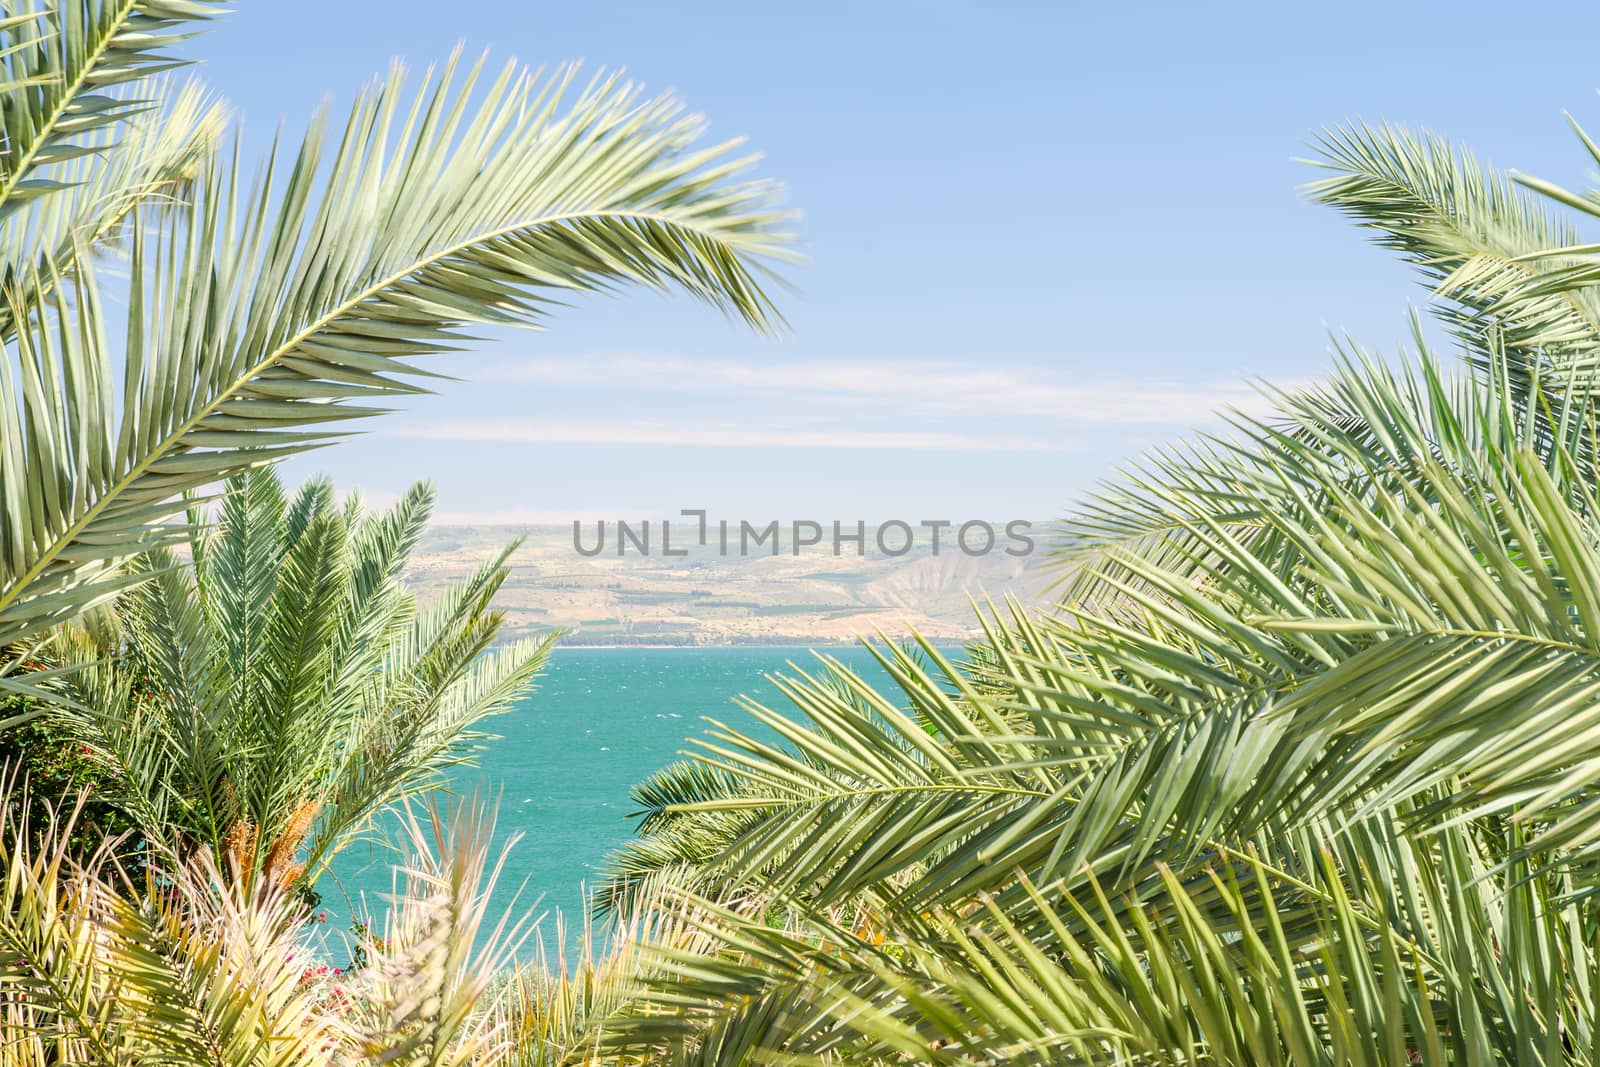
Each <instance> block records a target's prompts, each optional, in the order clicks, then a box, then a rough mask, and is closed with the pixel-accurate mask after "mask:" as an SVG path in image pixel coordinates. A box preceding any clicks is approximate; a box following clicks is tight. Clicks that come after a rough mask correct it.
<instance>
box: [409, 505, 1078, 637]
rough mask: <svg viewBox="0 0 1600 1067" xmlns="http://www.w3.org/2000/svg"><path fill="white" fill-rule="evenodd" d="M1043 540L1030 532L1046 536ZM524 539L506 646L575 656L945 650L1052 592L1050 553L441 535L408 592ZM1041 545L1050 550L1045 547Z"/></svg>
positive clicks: (532, 533)
mask: <svg viewBox="0 0 1600 1067" xmlns="http://www.w3.org/2000/svg"><path fill="white" fill-rule="evenodd" d="M1040 528H1042V527H1036V529H1040ZM517 537H524V538H525V539H526V540H525V542H524V544H523V545H522V547H521V548H519V549H518V550H517V552H516V554H515V555H514V556H513V557H512V563H513V570H512V573H511V578H510V579H509V580H508V581H507V583H506V585H505V587H504V588H503V589H502V590H501V592H500V595H499V597H497V600H496V602H497V603H498V604H499V605H500V606H501V607H502V608H504V609H505V611H506V614H507V623H508V624H507V628H506V630H507V634H508V636H515V635H518V634H522V633H526V632H529V631H532V630H540V629H545V628H549V627H561V628H563V629H565V630H567V631H568V636H567V640H566V643H567V644H602V645H609V644H639V645H648V644H687V645H718V644H757V643H762V644H795V643H802V644H827V643H835V642H846V641H851V640H854V639H855V638H856V637H857V636H858V635H868V634H872V633H873V632H875V631H879V630H881V631H883V632H884V633H885V634H888V635H890V636H893V637H898V636H902V635H904V634H906V633H907V632H908V631H909V630H910V629H912V628H914V629H916V630H918V631H919V632H921V633H922V634H924V635H926V636H928V637H930V638H936V639H940V640H962V639H965V638H967V637H970V636H973V635H974V634H975V633H976V625H975V617H974V613H973V610H972V600H973V599H975V598H976V599H982V598H983V597H985V596H988V597H990V598H992V599H994V600H995V601H997V602H998V601H1000V600H1002V598H1004V597H1006V596H1013V597H1016V598H1018V599H1021V600H1024V601H1032V600H1035V599H1037V598H1038V597H1039V595H1040V594H1041V593H1042V592H1043V590H1044V588H1045V586H1046V584H1047V580H1046V576H1045V573H1044V572H1045V570H1046V568H1045V567H1044V566H1042V563H1043V557H1042V547H1041V550H1040V551H1037V552H1036V553H1035V554H1034V555H1033V556H1031V557H1023V558H1019V557H1016V556H1010V555H1007V554H1005V552H1004V551H1001V550H1000V549H998V548H997V549H996V550H995V551H993V552H991V553H989V554H986V555H982V556H969V555H966V554H964V553H962V552H961V551H959V550H958V549H955V548H954V547H953V546H945V548H944V549H943V550H942V551H941V552H940V553H939V554H938V555H937V556H935V555H933V554H932V552H931V550H930V548H929V547H928V546H927V545H918V546H917V547H915V548H913V549H912V550H911V551H910V552H908V553H906V554H905V555H903V556H898V557H893V556H886V555H884V554H883V553H881V552H879V551H877V549H876V547H875V546H874V545H873V543H872V538H871V536H870V535H869V537H868V547H867V550H866V553H865V554H864V555H858V554H856V553H855V552H854V550H853V549H850V548H847V549H846V550H845V551H844V552H843V553H841V554H840V555H838V556H835V555H834V554H833V552H832V548H831V546H830V545H828V544H822V545H817V546H812V547H808V548H804V549H802V551H801V553H800V554H799V555H795V554H794V553H793V551H792V549H791V548H790V546H788V545H787V544H784V545H782V546H781V551H780V553H779V554H777V555H772V554H770V552H769V551H768V550H765V549H763V550H758V551H757V552H753V553H752V554H750V555H748V556H743V557H741V556H740V555H739V554H738V551H737V549H734V550H733V551H732V552H731V553H730V554H729V555H726V556H724V555H722V554H720V553H719V552H718V551H716V550H715V546H714V545H713V546H712V547H710V548H700V547H699V546H691V547H690V549H689V554H688V555H687V556H681V557H680V556H673V557H666V556H663V555H661V554H660V551H659V546H656V552H655V553H654V554H651V555H648V556H646V555H641V554H639V553H638V552H636V551H634V550H632V549H631V548H630V550H629V551H628V552H627V553H626V554H625V555H623V556H621V557H619V556H618V555H617V553H616V551H615V548H614V546H608V547H607V550H606V551H605V552H602V553H600V554H598V555H594V556H589V557H586V556H584V555H581V554H580V553H579V552H578V551H576V550H575V548H574V546H573V536H572V529H571V527H554V526H535V527H509V526H439V527H434V528H432V529H431V530H430V531H429V532H428V534H427V536H426V537H425V538H424V539H423V542H422V544H421V546H420V547H419V548H418V550H417V552H416V553H415V554H414V555H413V557H412V568H411V570H410V572H409V574H408V579H409V581H410V582H411V583H412V585H413V586H414V587H415V588H416V589H417V590H418V592H419V593H420V594H421V595H422V596H423V597H425V598H426V597H427V596H429V595H430V594H431V593H432V592H433V591H434V590H435V589H437V587H438V586H439V585H441V584H442V583H444V582H446V581H449V580H450V579H452V578H455V577H459V576H461V575H463V574H466V573H467V572H468V571H470V570H471V569H472V568H475V567H477V566H478V565H479V564H480V563H482V562H483V561H484V560H485V559H487V558H488V557H489V556H490V555H491V554H492V553H494V552H495V551H496V550H497V549H498V548H500V547H501V546H503V545H505V544H506V543H508V542H510V541H511V540H513V539H515V538H517ZM1041 545H1042V542H1041Z"/></svg>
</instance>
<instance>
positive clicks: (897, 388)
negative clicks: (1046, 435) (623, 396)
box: [481, 355, 1301, 425]
mask: <svg viewBox="0 0 1600 1067" xmlns="http://www.w3.org/2000/svg"><path fill="white" fill-rule="evenodd" d="M481 377H482V378H483V380H487V381H492V382H501V383H513V382H533V383H540V384H546V385H604V386H607V387H609V388H616V387H619V386H621V387H626V388H633V389H647V390H660V391H667V392H679V393H727V392H782V393H803V394H808V395H811V396H812V397H814V398H816V399H818V400H825V401H833V402H835V403H846V404H850V403H853V404H861V403H867V402H870V403H872V404H874V405H888V406H889V407H890V408H891V409H893V410H895V411H898V412H903V413H912V412H922V413H932V414H939V415H952V416H954V415H971V416H1006V415H1037V416H1052V417H1057V418H1061V419H1063V420H1066V421H1068V422H1093V423H1121V424H1130V425H1132V424H1139V425H1184V424H1190V423H1195V422H1202V421H1206V420H1208V419H1209V418H1211V417H1212V416H1213V415H1214V414H1215V413H1216V412H1217V411H1219V410H1220V409H1222V408H1235V409H1238V410H1241V411H1246V412H1251V413H1258V414H1259V413H1264V412H1266V411H1270V410H1271V408H1272V405H1271V403H1270V402H1269V401H1266V400H1264V399H1263V398H1262V396H1261V395H1260V393H1258V392H1257V391H1256V389H1255V388H1254V387H1253V386H1251V385H1250V384H1248V383H1246V382H1240V381H1236V380H1225V381H1224V380H1215V381H1197V382H1185V381H1179V380H1176V379H1152V378H1140V379H1133V378H1118V379H1113V378H1104V379H1099V380H1092V379H1085V378H1075V379H1068V378H1066V377H1065V376H1064V375H1063V374H1062V373H1061V372H1060V371H1059V370H1055V369H1052V368H1043V367H1005V368H996V367H990V368H986V369H972V368H965V367H960V366H957V365H954V364H949V363H911V362H904V361H899V362H872V363H862V362H858V363H824V362H807V363H778V362H771V363H740V362H729V361H699V360H687V359H679V358H673V357H659V358H657V357H650V356H639V355H627V356H583V357H572V358H567V359H529V360H524V361H519V362H516V363H507V364H503V365H501V366H499V367H496V368H493V369H491V370H490V371H488V372H487V373H486V374H485V375H483V376H481ZM1282 384H1283V385H1285V386H1287V387H1291V388H1292V387H1295V386H1297V385H1299V384H1301V383H1299V382H1286V383H1282Z"/></svg>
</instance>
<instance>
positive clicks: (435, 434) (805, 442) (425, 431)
mask: <svg viewBox="0 0 1600 1067" xmlns="http://www.w3.org/2000/svg"><path fill="white" fill-rule="evenodd" d="M388 435H389V436H393V437H408V438H417V439H421V440H428V441H478V442H493V443H499V444H557V445H648V446H651V447H656V448H660V447H672V446H677V447H692V448H835V449H856V450H860V451H881V450H885V449H911V450H915V451H920V452H929V451H932V452H1062V451H1071V450H1073V449H1075V448H1076V447H1078V446H1077V445H1075V444H1073V443H1071V442H1063V441H1055V440H1045V439H1040V438H1032V437H1020V436H1016V435H1005V436H992V437H991V436H981V435H978V434H964V433H945V432H942V431H923V430H762V429H746V428H743V427H695V426H681V425H674V424H670V423H646V422H626V423H589V422H585V423H554V424H539V423H520V422H504V421H492V420H491V421H477V422H444V423H432V424H423V425H420V426H410V427H405V428H403V429H396V430H392V431H389V432H388Z"/></svg>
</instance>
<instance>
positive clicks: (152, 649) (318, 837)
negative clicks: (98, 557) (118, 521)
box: [50, 469, 555, 884]
mask: <svg viewBox="0 0 1600 1067" xmlns="http://www.w3.org/2000/svg"><path fill="white" fill-rule="evenodd" d="M432 503H433V491H432V490H431V489H430V488H429V487H428V486H427V485H425V484H418V485H415V486H413V487H412V488H411V489H410V490H409V491H408V492H406V493H405V494H404V495H403V496H402V497H401V498H400V500H399V501H398V502H397V503H396V504H395V505H394V507H393V508H392V509H390V510H389V511H388V512H385V513H380V514H374V515H368V514H365V513H364V512H363V510H362V507H361V504H360V501H359V499H357V498H351V499H350V500H349V501H347V502H346V503H345V504H344V505H343V506H340V505H339V504H338V503H337V502H336V500H335V498H334V493H333V487H332V486H331V485H330V484H329V483H328V482H327V481H325V480H315V481H311V482H308V483H307V484H306V485H304V486H302V487H301V489H300V490H299V492H298V493H296V494H295V495H294V496H293V497H292V498H291V497H289V496H287V495H286V494H285V493H284V490H283V487H282V486H281V484H280V483H279V481H278V478H277V475H276V474H274V473H273V472H272V470H271V469H263V470H258V471H253V472H251V473H249V474H247V475H243V476H241V477H238V478H235V479H233V480H231V481H230V482H229V483H228V486H227V491H226V492H225V493H224V494H223V496H222V499H221V503H220V507H219V514H218V518H217V521H216V522H215V523H214V524H213V523H211V522H210V521H209V520H208V517H207V516H204V515H202V514H199V513H198V512H197V513H193V514H191V516H190V520H189V523H188V524H187V528H186V532H187V536H188V539H189V540H188V549H189V553H188V554H189V557H190V559H191V560H192V565H191V566H184V565H183V564H182V563H181V562H180V561H179V560H178V559H177V558H176V557H174V556H173V555H172V553H171V552H170V551H168V550H165V549H162V550H157V551H156V552H153V553H150V554H148V555H146V556H144V557H141V558H140V559H139V560H138V561H136V563H135V564H134V565H133V566H132V567H131V573H133V574H137V575H147V576H148V578H149V580H147V581H145V582H143V583H142V584H140V585H137V586H135V587H134V588H132V589H131V590H129V591H128V592H126V593H124V594H123V595H122V597H121V598H120V599H119V600H118V601H117V617H118V621H119V622H120V624H121V627H120V628H121V632H122V634H123V639H122V642H121V643H122V644H124V645H125V646H126V647H125V649H122V650H114V651H113V653H112V654H111V655H109V656H108V655H106V654H105V652H104V651H103V650H102V648H101V647H99V645H98V644H97V643H96V642H95V641H94V640H92V639H91V638H90V636H89V634H88V633H87V632H86V631H78V632H77V633H75V634H73V635H71V637H69V639H68V646H69V651H70V652H73V653H76V654H77V660H78V662H77V663H69V664H68V666H69V667H72V668H74V669H71V670H69V671H68V672H67V674H66V676H65V678H66V681H65V685H66V689H67V693H68V694H69V696H70V697H71V698H72V699H71V702H70V703H68V704H65V705H63V706H61V707H59V708H58V709H56V710H53V711H51V712H50V714H51V715H53V716H54V717H55V718H56V719H57V720H59V721H64V722H66V723H67V725H68V727H69V730H68V736H69V737H70V739H71V740H72V741H73V742H75V743H77V744H79V745H81V746H83V747H84V748H85V749H87V750H88V751H89V752H90V753H91V758H92V759H93V760H94V761H95V762H96V763H98V764H99V766H100V767H101V768H103V770H104V774H103V776H102V783H103V784H102V788H106V787H109V788H110V790H111V792H110V795H109V797H106V796H103V797H101V798H100V799H102V800H107V799H109V800H111V801H112V802H113V803H116V804H118V805H119V806H120V807H122V809H123V810H124V811H125V812H126V813H127V815H128V816H129V818H130V819H131V821H132V823H133V824H134V825H135V826H137V827H138V828H139V834H140V836H142V838H143V839H144V841H145V842H146V844H147V845H155V846H157V847H158V849H159V851H160V853H161V854H163V855H183V854H186V853H188V852H189V851H191V850H192V849H194V848H195V847H196V846H203V847H204V848H206V849H207V850H208V851H209V852H210V853H211V854H212V855H213V856H217V857H219V862H223V861H222V859H220V858H221V857H226V860H227V863H231V864H232V866H233V868H234V869H235V873H236V874H242V873H250V874H254V873H256V872H262V871H264V872H265V873H266V874H267V875H268V876H269V877H271V878H273V879H274V880H276V881H279V882H282V883H284V884H293V883H295V882H296V881H297V880H298V879H300V878H301V877H302V876H304V877H305V878H306V879H307V880H308V881H309V880H310V879H313V878H314V877H315V876H316V875H317V874H318V873H320V871H321V870H322V869H323V868H324V867H325V866H326V864H327V862H328V861H329V860H330V859H331V858H332V857H333V855H334V854H335V853H336V852H337V851H338V849H339V848H340V847H341V846H342V845H343V844H345V843H346V842H347V841H348V840H349V839H350V835H351V834H352V833H353V832H355V831H358V830H360V829H361V828H362V827H364V826H365V825H366V824H367V823H368V822H369V820H370V819H371V818H372V816H373V815H374V814H375V813H376V812H378V811H380V810H382V809H384V808H386V807H389V806H392V805H393V804H395V803H397V802H399V801H401V800H404V799H406V798H408V797H410V796H413V795H415V794H417V793H418V792H419V791H421V790H422V789H424V788H425V787H427V786H429V785H431V784H433V783H434V782H435V781H436V780H437V779H438V776H439V774H440V772H441V771H443V770H445V769H446V768H448V767H450V766H452V765H454V764H457V763H460V762H462V761H463V760H466V759H469V758H470V757H471V755H472V753H473V751H474V749H475V743H476V742H478V741H481V740H482V739H483V736H484V735H482V734H481V733H478V732H476V731H475V729H474V728H475V727H476V726H477V725H478V724H479V723H481V722H482V720H483V719H484V718H486V717H487V716H490V715H494V714H496V713H498V712H501V711H504V710H505V709H506V708H508V707H509V706H510V705H511V704H512V703H513V702H514V701H515V700H516V699H517V698H518V697H519V696H521V695H523V694H524V693H526V692H527V691H528V690H529V689H530V688H531V686H532V684H533V679H534V676H535V674H536V673H537V672H538V670H539V668H540V666H541V665H542V664H543V662H544V659H545V655H546V653H547V652H548V650H549V648H550V645H551V643H552V641H553V639H554V637H555V635H554V634H550V635H547V636H544V637H542V638H535V639H525V640H521V641H516V642H513V643H511V644H508V645H506V646H504V647H500V648H493V649H491V646H492V645H494V643H495V642H496V640H497V637H498V635H499V631H500V625H501V622H502V620H503V615H502V614H501V613H500V612H497V611H494V610H492V609H491V607H490V601H491V600H492V598H493V596H494V594H495V593H496V591H497V590H498V589H499V587H500V585H501V583H502V582H503V581H504V580H505V578H506V575H507V574H508V573H510V568H509V566H508V565H507V563H506V559H507V557H508V556H509V555H510V553H511V552H512V551H513V550H514V549H515V548H516V547H517V546H516V544H515V543H513V544H510V545H508V546H507V547H506V548H505V549H503V550H502V551H501V552H500V553H498V554H497V555H496V556H495V557H494V558H492V559H490V560H488V561H486V562H485V563H483V564H482V565H481V566H480V567H479V568H478V569H477V571H476V573H474V574H473V575H472V576H471V577H469V578H467V579H466V580H465V581H462V582H459V583H456V584H454V585H453V586H451V587H449V588H447V589H446V590H444V591H443V592H442V593H441V594H440V595H439V596H438V597H437V598H436V599H435V600H434V601H433V602H431V603H427V604H420V605H419V604H418V603H417V602H416V598H415V597H414V596H413V595H412V594H411V593H410V592H409V591H408V590H407V588H406V587H405V585H404V584H403V582H402V580H401V579H402V574H403V572H404V569H405V566H406V564H407V562H408V560H409V558H410V555H411V551H412V549H414V548H415V547H416V544H417V542H418V540H419V539H420V537H421V536H422V533H423V529H424V527H425V525H426V523H427V521H428V517H429V514H430V513H431V511H432ZM224 869H225V870H226V869H227V866H226V864H224Z"/></svg>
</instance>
